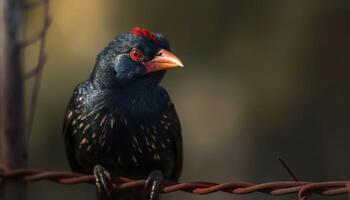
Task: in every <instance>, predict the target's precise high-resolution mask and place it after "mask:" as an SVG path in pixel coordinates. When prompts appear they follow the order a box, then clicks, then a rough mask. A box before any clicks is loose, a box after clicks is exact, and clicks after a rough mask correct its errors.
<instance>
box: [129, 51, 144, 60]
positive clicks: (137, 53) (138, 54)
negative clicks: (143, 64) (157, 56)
mask: <svg viewBox="0 0 350 200" xmlns="http://www.w3.org/2000/svg"><path fill="white" fill-rule="evenodd" d="M130 57H131V59H132V60H133V61H140V60H141V57H142V53H141V51H140V50H138V49H133V50H132V51H131V52H130Z"/></svg>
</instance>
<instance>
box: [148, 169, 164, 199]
mask: <svg viewBox="0 0 350 200" xmlns="http://www.w3.org/2000/svg"><path fill="white" fill-rule="evenodd" d="M162 183H163V173H162V172H161V171H159V170H153V171H152V172H151V173H150V174H149V176H148V178H147V180H146V186H145V192H146V195H145V197H146V199H148V200H158V199H159V192H160V189H161V187H162Z"/></svg>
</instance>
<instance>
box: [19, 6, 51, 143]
mask: <svg viewBox="0 0 350 200" xmlns="http://www.w3.org/2000/svg"><path fill="white" fill-rule="evenodd" d="M39 5H40V6H43V9H44V17H43V18H44V22H43V27H42V30H41V31H40V32H39V33H38V34H37V35H35V36H33V37H31V38H28V39H26V40H24V41H23V42H22V43H21V45H22V47H26V46H28V45H31V44H33V43H34V42H37V41H40V50H39V56H38V63H37V65H36V66H35V67H34V69H33V70H31V71H29V72H27V73H26V74H24V77H23V78H24V79H29V78H32V77H34V83H33V92H32V95H31V99H30V107H29V112H28V117H27V133H28V137H27V139H28V140H29V136H30V132H31V129H32V126H33V120H34V115H35V110H36V102H37V99H38V95H39V89H40V83H41V78H42V72H43V69H44V66H45V62H46V54H45V42H46V34H47V31H48V29H49V26H50V24H51V19H50V17H49V0H38V2H36V3H33V4H26V5H24V6H23V7H24V8H25V9H26V10H30V9H33V8H36V7H37V6H39Z"/></svg>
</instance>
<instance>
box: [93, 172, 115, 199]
mask: <svg viewBox="0 0 350 200" xmlns="http://www.w3.org/2000/svg"><path fill="white" fill-rule="evenodd" d="M94 176H95V179H96V188H97V192H98V193H99V195H101V196H103V197H109V196H110V195H111V188H112V183H111V175H110V173H109V172H108V171H107V170H105V168H104V167H102V166H101V165H95V167H94Z"/></svg>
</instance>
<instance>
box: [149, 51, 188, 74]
mask: <svg viewBox="0 0 350 200" xmlns="http://www.w3.org/2000/svg"><path fill="white" fill-rule="evenodd" d="M144 66H145V67H146V73H151V72H155V71H160V70H168V69H172V68H177V67H183V66H184V65H183V64H182V62H181V60H180V59H179V58H178V57H176V56H175V55H174V54H172V53H170V52H169V51H167V50H165V49H161V50H159V51H158V53H157V54H156V56H155V57H154V58H153V59H152V60H150V61H147V62H145V63H144Z"/></svg>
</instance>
